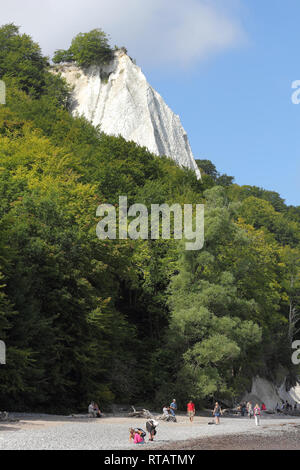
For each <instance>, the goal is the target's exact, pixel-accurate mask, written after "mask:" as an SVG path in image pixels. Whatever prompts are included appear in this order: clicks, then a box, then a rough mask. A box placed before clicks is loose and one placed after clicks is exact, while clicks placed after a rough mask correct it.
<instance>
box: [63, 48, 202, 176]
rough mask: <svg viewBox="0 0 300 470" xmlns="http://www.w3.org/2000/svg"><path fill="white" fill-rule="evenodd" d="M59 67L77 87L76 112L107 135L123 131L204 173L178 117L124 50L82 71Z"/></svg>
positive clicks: (75, 97) (180, 163)
mask: <svg viewBox="0 0 300 470" xmlns="http://www.w3.org/2000/svg"><path fill="white" fill-rule="evenodd" d="M54 71H57V72H60V73H61V74H62V76H63V77H65V79H66V80H67V82H68V83H69V84H71V85H72V86H73V87H74V91H73V100H72V105H71V110H72V113H73V114H74V115H75V114H83V115H84V116H85V117H86V118H87V119H88V120H89V121H91V122H92V124H93V125H95V126H97V125H100V126H101V130H102V131H103V132H105V133H106V134H109V135H121V136H123V137H124V138H125V139H126V140H133V141H134V142H136V143H137V144H139V145H142V146H145V147H147V148H148V149H149V150H150V151H151V152H153V153H155V154H157V155H167V156H168V157H170V158H172V159H173V160H175V161H176V162H177V163H178V164H179V165H180V166H183V167H187V168H190V169H192V170H194V171H195V172H196V174H197V177H198V178H200V177H201V176H200V171H199V169H198V167H197V165H196V162H195V160H194V157H193V153H192V150H191V147H190V144H189V141H188V137H187V134H186V132H185V130H184V129H183V127H182V125H181V122H180V118H179V116H177V115H176V114H174V113H173V111H172V110H171V109H170V108H169V107H168V106H167V105H166V103H165V102H164V100H163V98H162V97H161V96H160V95H159V94H158V93H157V92H156V91H155V90H154V89H153V88H152V87H151V86H150V85H149V83H148V82H147V80H146V77H145V75H144V74H143V73H142V71H141V69H140V67H138V66H136V65H135V64H134V63H133V62H132V60H131V59H130V57H129V56H128V55H127V54H126V53H125V52H124V51H122V50H120V51H117V52H116V53H115V56H114V60H113V61H111V63H110V64H108V65H106V66H101V67H100V66H91V67H89V68H88V69H87V70H82V69H81V68H79V67H77V66H76V65H73V64H64V65H61V66H56V67H55V68H54Z"/></svg>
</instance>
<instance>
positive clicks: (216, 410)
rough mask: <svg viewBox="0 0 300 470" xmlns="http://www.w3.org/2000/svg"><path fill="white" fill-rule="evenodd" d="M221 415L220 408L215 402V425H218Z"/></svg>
mask: <svg viewBox="0 0 300 470" xmlns="http://www.w3.org/2000/svg"><path fill="white" fill-rule="evenodd" d="M221 414H222V410H221V407H220V405H219V403H218V402H216V404H215V407H214V411H213V415H214V417H215V421H216V424H220V416H221Z"/></svg>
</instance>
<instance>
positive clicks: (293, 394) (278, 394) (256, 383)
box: [242, 377, 300, 410]
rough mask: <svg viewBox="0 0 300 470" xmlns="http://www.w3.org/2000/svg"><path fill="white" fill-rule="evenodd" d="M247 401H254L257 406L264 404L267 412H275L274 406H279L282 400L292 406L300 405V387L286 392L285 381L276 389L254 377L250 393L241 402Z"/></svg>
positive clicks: (260, 378)
mask: <svg viewBox="0 0 300 470" xmlns="http://www.w3.org/2000/svg"><path fill="white" fill-rule="evenodd" d="M248 400H250V401H252V402H254V401H256V402H258V403H259V404H261V403H265V405H266V407H267V409H269V410H275V408H276V405H277V404H279V405H280V404H281V402H282V400H283V401H284V402H285V401H287V402H288V403H290V404H291V405H294V404H295V403H300V385H299V384H297V385H296V386H295V387H293V388H291V389H290V390H288V391H287V390H286V386H285V380H284V381H283V383H282V384H281V385H280V386H279V387H278V386H276V385H275V384H273V383H271V382H270V381H268V380H266V379H264V378H262V377H255V378H253V380H252V389H251V392H250V393H247V394H246V395H245V396H244V397H243V400H242V401H248Z"/></svg>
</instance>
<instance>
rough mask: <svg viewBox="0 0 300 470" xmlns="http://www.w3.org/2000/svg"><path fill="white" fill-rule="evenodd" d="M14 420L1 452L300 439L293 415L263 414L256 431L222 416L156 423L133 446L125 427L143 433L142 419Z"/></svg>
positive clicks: (0, 440)
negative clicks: (151, 437)
mask: <svg viewBox="0 0 300 470" xmlns="http://www.w3.org/2000/svg"><path fill="white" fill-rule="evenodd" d="M18 418H19V419H20V421H19V422H18V423H7V424H1V425H0V450H40V449H41V450H44V449H49V450H50V449H51V450H62V449H65V450H127V449H139V450H140V449H145V450H151V449H165V450H181V449H182V450H190V449H204V448H209V449H220V448H225V449H231V448H232V449H244V448H249V446H250V448H258V447H259V445H260V444H261V443H263V442H265V445H266V446H275V447H271V448H277V444H276V442H277V443H280V442H281V443H282V442H284V440H285V441H286V442H285V447H284V448H290V447H288V446H291V448H295V445H296V443H297V442H298V441H299V436H300V418H298V417H296V418H295V417H294V418H293V417H290V418H284V417H282V418H281V417H280V418H277V417H275V416H274V417H271V416H266V417H264V418H263V419H262V421H261V426H260V427H256V426H255V423H254V420H253V419H251V420H249V419H248V418H223V419H221V424H220V425H218V426H217V425H208V422H209V421H211V418H207V417H196V418H195V421H194V423H193V424H191V423H190V422H189V421H188V418H187V417H185V416H182V417H179V418H178V423H164V422H160V424H159V427H158V433H157V436H156V440H155V441H154V442H153V443H152V442H147V443H146V444H145V445H143V446H135V445H134V444H131V443H129V441H128V434H129V433H128V429H129V427H130V426H132V427H141V428H143V429H145V420H142V419H132V418H125V417H105V418H103V419H95V420H92V419H90V420H88V419H80V418H79V419H78V418H77V419H75V418H73V419H72V418H68V417H63V416H56V417H55V416H47V415H19V416H18ZM147 441H148V437H147ZM247 442H248V443H250V444H249V446H248V447H247ZM251 446H252V447H251ZM278 446H279V444H278ZM260 448H262V447H261V445H260ZM266 448H268V447H266ZM278 448H282V447H278ZM298 448H299V444H298Z"/></svg>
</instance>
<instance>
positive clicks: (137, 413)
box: [128, 406, 153, 419]
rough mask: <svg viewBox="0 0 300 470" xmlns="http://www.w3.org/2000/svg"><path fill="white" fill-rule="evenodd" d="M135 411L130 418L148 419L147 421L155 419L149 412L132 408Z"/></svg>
mask: <svg viewBox="0 0 300 470" xmlns="http://www.w3.org/2000/svg"><path fill="white" fill-rule="evenodd" d="M131 408H132V410H133V411H131V412H130V413H128V416H129V417H130V418H146V419H151V418H153V416H152V414H151V413H150V411H149V410H145V409H142V410H136V409H135V407H134V406H132V407H131Z"/></svg>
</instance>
